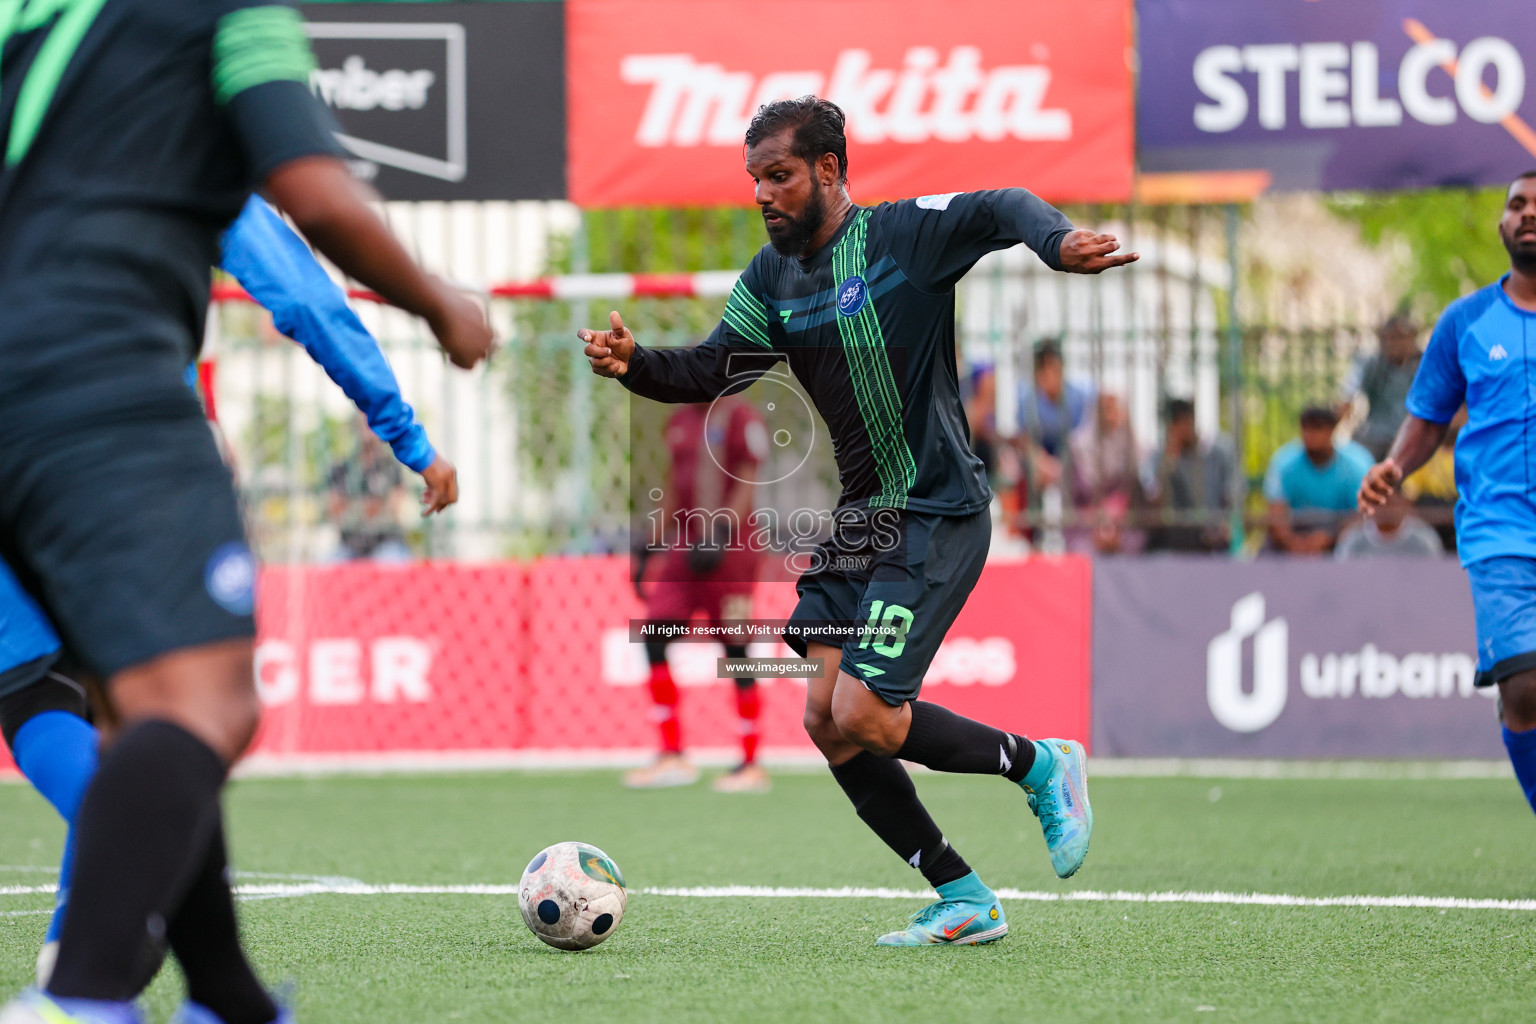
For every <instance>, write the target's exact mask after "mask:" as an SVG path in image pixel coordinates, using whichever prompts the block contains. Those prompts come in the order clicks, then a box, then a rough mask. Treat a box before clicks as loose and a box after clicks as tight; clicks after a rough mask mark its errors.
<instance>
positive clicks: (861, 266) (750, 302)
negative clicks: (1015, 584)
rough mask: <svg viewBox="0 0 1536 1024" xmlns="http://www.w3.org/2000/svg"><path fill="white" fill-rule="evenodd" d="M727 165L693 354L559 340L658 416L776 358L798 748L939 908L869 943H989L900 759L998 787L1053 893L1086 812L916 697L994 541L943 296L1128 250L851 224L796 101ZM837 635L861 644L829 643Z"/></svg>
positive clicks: (839, 138) (869, 210) (1081, 771)
mask: <svg viewBox="0 0 1536 1024" xmlns="http://www.w3.org/2000/svg"><path fill="white" fill-rule="evenodd" d="M746 166H747V172H748V173H749V174H750V175H751V177H752V179H753V181H754V182H755V183H756V195H755V199H756V202H757V204H758V206H759V208H760V209H761V211H762V215H763V223H764V225H765V227H766V228H767V231H768V239H769V244H768V245H766V246H764V247H763V249H762V250H761V251H760V252H759V253H758V254H757V255H756V256H755V257H754V258H753V259H752V262H751V264H750V265H749V266H748V267H747V269H746V271H745V272H744V273H743V274H742V275H741V279H740V280H739V281H738V282H737V283H736V287H735V289H734V291H733V292H732V293H731V296H730V298H729V300H728V301H727V303H726V308H725V315H724V318H723V319H722V320H721V322H720V325H719V326H718V327H716V329H715V331H714V332H713V333H712V334H711V335H710V336H709V338H708V339H706V340H705V341H704V343H703V344H701V345H699V346H697V347H695V348H691V349H686V350H671V351H662V350H651V349H645V348H642V347H640V346H639V345H638V344H636V343H635V339H634V336H633V335H632V334H631V333H630V331H629V329H628V328H626V327H625V326H624V324H623V321H622V319H621V318H620V316H619V314H618V313H613V314H611V315H610V329H609V330H607V331H592V330H583V331H581V332H579V335H578V336H579V337H580V338H581V339H582V340H583V341H585V342H586V355H587V356H588V358H589V359H590V360H591V363H592V369H593V371H594V372H596V373H598V374H601V375H603V376H606V377H614V378H617V379H618V380H619V382H620V383H622V384H623V385H624V386H625V387H626V388H628V389H629V390H630V391H632V392H633V393H635V394H637V395H642V396H644V397H647V398H652V399H656V400H658V401H663V402H702V401H708V400H710V399H712V398H714V397H716V396H719V395H722V394H729V393H734V392H736V391H739V390H741V389H742V388H745V387H746V386H748V385H749V384H750V383H751V382H752V381H753V380H755V379H756V378H757V377H759V376H761V375H762V374H763V373H764V372H766V371H767V370H768V369H769V368H771V366H772V364H773V363H774V362H776V361H778V360H781V359H782V360H785V361H787V362H788V364H789V367H790V369H791V370H792V371H793V372H794V374H795V376H796V377H797V378H798V379H799V380H800V382H801V384H802V385H804V387H805V388H806V390H807V392H808V393H809V395H810V397H811V400H812V402H813V403H814V404H815V406H816V408H817V411H818V412H820V414H821V416H822V418H823V419H824V420H825V421H826V423H827V427H828V430H829V432H830V434H831V437H832V445H833V450H834V452H835V453H836V458H837V466H838V474H839V477H840V479H841V483H842V496H841V498H840V499H839V502H838V507H837V509H836V510H835V511H834V512H833V513H832V514H831V522H832V529H831V536H830V537H829V538H828V540H827V541H825V542H824V543H823V544H822V546H821V547H820V548H818V549H817V551H816V552H815V553H814V557H813V558H812V559H811V563H812V564H811V570H810V571H809V572H807V573H805V574H804V575H803V576H802V577H801V578H800V581H799V584H798V591H799V595H800V602H799V604H798V605H797V606H796V609H795V612H794V614H793V616H792V617H791V620H790V628H789V629H788V630H787V631H786V636H785V640H786V642H788V643H789V644H790V645H791V646H792V647H794V648H795V649H796V650H797V651H798V652H799V653H800V654H802V655H804V656H806V657H808V658H811V659H819V660H820V662H821V665H822V666H823V668H822V671H821V674H820V675H819V676H815V677H812V678H811V679H810V680H809V684H810V685H809V687H808V688H807V692H806V709H805V727H806V730H807V732H809V733H810V736H811V739H812V740H813V741H814V742H815V743H816V746H817V747H818V748H819V749H820V750H821V752H822V754H824V755H825V756H826V758H827V763H828V765H829V766H830V767H831V770H832V774H833V776H834V777H835V778H836V779H837V781H838V783H839V785H841V786H842V787H843V790H844V791H845V792H846V793H847V794H848V797H849V799H850V800H851V801H852V802H853V805H854V808H855V809H856V810H857V812H858V814H859V817H861V818H862V819H863V820H864V822H865V823H866V824H868V825H869V826H870V828H871V829H873V830H874V832H875V833H876V834H877V835H878V836H879V837H880V838H881V839H882V840H884V841H885V843H886V844H887V845H888V846H890V847H891V849H892V850H894V851H895V852H896V854H897V855H898V856H899V857H901V858H902V859H903V860H905V861H907V862H908V863H909V864H911V865H912V866H913V867H915V868H917V869H919V870H920V871H922V873H923V876H924V877H925V878H926V879H927V880H928V882H929V884H931V885H932V886H933V887H934V888H935V889H936V890H937V891H938V894H939V900H938V901H937V902H936V903H933V904H932V905H930V906H928V907H926V908H924V909H923V910H921V911H919V912H918V913H917V914H915V915H914V916H913V917H912V919H911V921H910V922H909V924H908V925H907V927H905V928H903V929H900V930H898V931H895V932H892V933H890V934H887V935H884V936H882V937H881V938H880V939H879V940H878V941H879V943H880V944H882V945H890V946H917V945H927V944H930V943H967V944H975V943H981V942H991V941H994V940H996V939H999V938H1001V937H1002V936H1003V935H1005V934H1006V933H1007V930H1008V924H1007V920H1006V918H1005V917H1004V915H1003V910H1002V907H1001V906H999V904H998V901H997V898H996V896H995V895H994V894H993V892H992V890H991V889H989V888H988V887H987V886H986V885H985V884H983V883H982V881H981V879H980V878H979V877H977V875H976V872H974V871H973V870H971V868H970V866H969V865H968V864H966V862H965V861H964V860H963V859H962V858H961V856H960V855H959V853H958V852H956V851H955V849H954V848H953V847H951V846H950V845H949V844H948V843H947V842H946V841H945V839H944V835H943V833H942V832H940V831H939V827H938V826H937V825H936V824H934V821H933V819H932V818H931V817H929V815H928V812H927V810H926V809H925V808H924V807H923V805H922V803H921V802H919V800H918V798H917V793H916V790H915V789H914V788H913V785H912V781H911V779H910V778H909V777H908V776H907V772H906V770H905V769H904V768H903V767H902V765H901V762H902V761H912V762H915V763H917V764H922V765H926V766H927V767H929V768H932V769H934V770H935V771H943V772H965V773H972V774H980V775H1001V776H1003V777H1004V778H1006V779H1008V780H1009V781H1011V782H1014V783H1017V784H1018V785H1019V786H1020V787H1022V789H1023V790H1024V793H1025V794H1026V795H1027V798H1028V801H1029V806H1030V807H1031V809H1032V810H1034V812H1035V813H1036V815H1037V816H1038V817H1039V819H1040V825H1041V828H1042V830H1043V831H1044V834H1045V840H1046V846H1047V848H1048V850H1049V852H1050V856H1051V863H1052V865H1053V867H1054V868H1055V870H1056V873H1057V874H1058V875H1060V876H1061V877H1062V878H1066V877H1068V876H1070V875H1072V874H1073V873H1074V872H1076V871H1077V869H1078V868H1079V867H1081V866H1082V863H1083V859H1084V858H1085V857H1086V856H1087V853H1088V842H1089V837H1090V834H1091V833H1092V830H1093V812H1092V809H1091V808H1090V806H1089V803H1088V789H1087V774H1086V770H1085V756H1084V751H1083V747H1082V745H1081V744H1080V743H1078V742H1075V741H1068V740H1056V739H1050V740H1039V741H1034V742H1031V741H1029V740H1027V739H1025V738H1024V737H1022V736H1020V735H1018V734H1015V733H1009V732H1005V731H1003V730H1001V729H995V728H992V727H991V726H988V725H984V724H982V723H980V722H975V721H971V720H969V719H966V718H962V717H961V716H959V715H956V714H954V713H953V712H951V711H949V710H947V709H945V708H943V707H940V706H939V705H937V704H931V703H927V702H925V701H921V700H918V699H917V697H918V693H919V690H920V689H921V685H922V679H923V675H924V673H925V672H926V671H927V668H928V665H929V663H930V662H931V661H932V659H933V656H934V653H935V652H936V651H937V650H938V646H939V643H940V641H942V640H943V638H944V634H945V632H946V631H947V630H948V628H949V626H950V624H951V623H953V622H954V620H955V616H956V615H957V614H958V613H959V611H960V608H961V606H962V605H963V604H964V602H965V599H966V596H967V595H968V594H969V593H970V591H971V589H972V587H974V586H975V584H976V580H977V579H978V577H979V576H980V574H981V568H982V563H983V562H984V561H985V560H986V555H987V548H988V544H989V540H990V536H991V519H990V513H989V505H990V503H991V499H992V493H991V491H990V489H989V488H988V486H987V481H986V476H985V474H984V472H983V469H982V465H981V462H980V460H979V459H977V458H976V457H975V456H974V455H973V454H972V453H971V450H970V444H969V432H968V430H967V427H966V422H965V410H964V407H963V405H962V403H961V399H960V392H959V383H958V381H957V378H956V371H955V336H954V330H955V324H954V318H955V292H954V288H955V283H956V282H957V281H959V280H960V278H961V277H962V276H963V275H964V274H965V272H966V271H967V270H969V269H970V268H971V266H972V265H973V264H974V263H975V262H976V261H977V260H978V259H979V258H980V257H981V256H982V255H983V254H985V253H987V252H991V251H993V250H997V249H1006V248H1009V247H1010V246H1013V245H1016V244H1018V243H1020V242H1023V243H1024V244H1026V245H1028V246H1029V247H1030V248H1031V249H1032V250H1034V252H1035V253H1036V254H1037V255H1039V257H1040V259H1041V260H1042V261H1044V262H1045V264H1046V265H1047V266H1049V267H1051V268H1052V269H1053V270H1061V271H1069V272H1076V273H1087V274H1095V273H1099V272H1100V271H1103V270H1107V269H1109V268H1111V267H1118V266H1123V265H1124V264H1127V263H1130V262H1132V261H1133V260H1135V259H1136V254H1134V253H1119V252H1117V250H1118V248H1119V246H1118V243H1117V242H1116V240H1115V239H1114V238H1113V237H1112V236H1109V235H1101V234H1096V233H1094V232H1091V231H1084V230H1075V229H1074V228H1073V226H1072V224H1071V223H1070V222H1068V221H1067V219H1066V218H1065V217H1064V216H1062V215H1061V213H1060V212H1059V211H1057V210H1055V209H1054V208H1052V207H1051V206H1049V205H1048V204H1046V203H1045V202H1043V201H1041V200H1040V199H1038V198H1036V197H1035V196H1033V195H1031V194H1030V193H1029V192H1027V191H1025V190H1024V189H1021V188H1013V189H1001V190H997V191H989V192H972V193H952V194H947V195H932V196H924V197H923V198H921V199H915V200H914V199H909V200H904V201H902V202H899V203H882V204H880V205H878V206H873V207H861V206H856V205H855V204H854V203H853V202H852V201H851V200H850V199H849V196H848V191H847V180H848V158H847V143H846V140H845V136H844V117H843V112H842V111H841V110H840V109H838V107H837V106H836V105H834V104H832V103H829V102H827V101H826V100H822V99H818V98H816V97H812V96H807V97H802V98H801V99H798V100H783V101H778V102H775V103H770V104H767V105H765V106H763V107H762V108H760V109H759V110H758V112H757V114H756V116H755V117H754V118H753V119H752V123H751V125H750V126H749V127H748V129H747V134H746ZM845 624H855V625H857V626H858V627H860V628H861V629H862V630H863V631H862V632H861V633H860V634H859V635H857V636H853V637H848V636H847V634H846V632H845V630H846V625H845Z"/></svg>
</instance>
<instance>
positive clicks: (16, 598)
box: [0, 561, 60, 697]
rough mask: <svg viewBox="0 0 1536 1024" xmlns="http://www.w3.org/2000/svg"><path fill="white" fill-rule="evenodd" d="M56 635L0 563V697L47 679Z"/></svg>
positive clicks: (56, 648) (55, 655) (56, 649)
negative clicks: (45, 677)
mask: <svg viewBox="0 0 1536 1024" xmlns="http://www.w3.org/2000/svg"><path fill="white" fill-rule="evenodd" d="M59 646H60V644H59V635H58V634H57V633H55V632H54V631H53V623H51V622H49V621H48V616H46V615H44V614H43V610H42V608H40V607H38V604H37V602H36V601H34V600H33V599H32V595H31V594H28V593H27V592H26V591H25V590H24V589H22V586H21V581H20V580H18V579H17V578H16V574H15V573H13V572H11V567H10V566H9V565H7V564H5V562H4V561H0V697H4V696H6V695H7V694H9V693H11V692H13V691H15V690H21V689H25V688H26V687H28V686H31V685H32V684H33V683H35V682H37V681H38V680H39V679H42V678H43V676H45V675H47V673H48V669H50V668H51V667H52V666H53V663H54V662H55V661H56V660H58V656H59Z"/></svg>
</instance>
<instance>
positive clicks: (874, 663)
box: [784, 509, 992, 706]
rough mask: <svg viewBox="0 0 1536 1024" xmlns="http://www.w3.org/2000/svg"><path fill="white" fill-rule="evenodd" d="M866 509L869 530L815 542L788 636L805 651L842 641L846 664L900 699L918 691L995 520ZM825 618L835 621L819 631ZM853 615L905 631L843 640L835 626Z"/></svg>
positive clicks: (983, 556)
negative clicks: (810, 645) (822, 632)
mask: <svg viewBox="0 0 1536 1024" xmlns="http://www.w3.org/2000/svg"><path fill="white" fill-rule="evenodd" d="M869 515H870V516H871V522H870V525H869V526H868V527H867V528H864V527H861V528H857V529H853V530H848V529H838V530H835V531H834V533H833V536H832V537H831V538H830V539H829V540H827V541H825V542H824V543H823V544H822V545H821V546H820V547H819V548H817V549H816V553H815V555H814V558H815V564H814V565H813V567H812V569H811V571H809V572H807V573H806V574H805V575H803V576H801V577H800V580H799V582H798V583H797V584H796V586H795V589H796V591H797V592H798V593H799V595H800V603H799V604H797V605H796V606H795V611H794V614H793V615H792V616H791V617H790V620H789V621H790V627H791V628H790V629H789V630H788V631H787V632H786V634H785V638H784V639H785V642H786V643H788V644H789V645H790V647H792V648H793V649H794V650H795V651H796V652H798V653H799V654H800V655H801V656H802V657H804V656H805V653H806V645H807V643H808V642H810V643H826V644H831V645H833V646H841V647H842V649H843V657H842V663H841V668H842V671H844V672H846V673H848V674H849V675H851V676H853V677H854V678H855V679H858V680H860V681H861V682H863V684H864V685H865V686H866V687H867V688H868V689H870V690H871V691H872V692H874V693H875V694H877V695H878V696H879V697H880V698H881V699H882V700H884V701H885V702H886V703H888V704H891V705H895V706H899V705H901V704H903V703H905V702H907V701H909V700H915V699H916V698H917V695H918V693H919V692H920V691H921V690H922V687H923V676H924V675H926V674H927V672H928V666H929V664H931V663H932V661H933V656H934V654H936V653H937V652H938V649H939V644H940V643H942V642H943V640H944V635H945V634H946V633H948V632H949V627H950V626H951V625H953V624H954V621H955V617H956V616H957V615H959V614H960V609H961V608H962V607H964V605H965V599H966V598H967V597H969V596H970V593H971V590H972V589H973V588H974V587H975V586H976V581H977V580H978V579H979V578H980V577H981V568H982V565H983V564H985V562H986V560H987V549H988V547H989V546H990V544H991V541H992V518H991V514H990V512H989V511H988V510H986V509H983V510H981V511H980V512H976V513H973V514H971V515H968V516H939V515H929V514H925V513H918V512H908V511H897V510H894V509H875V510H871V511H870V513H869ZM882 519H884V520H885V521H884V522H882ZM823 622H826V623H837V624H839V625H837V626H833V627H830V628H829V631H828V633H826V634H825V635H817V632H816V629H817V628H818V626H819V624H821V623H823ZM850 623H851V624H853V625H858V624H867V625H869V626H885V627H895V628H897V629H898V630H901V631H902V632H901V633H900V634H898V635H894V636H892V635H887V636H865V637H864V638H862V639H856V638H847V637H846V633H845V632H843V631H841V630H843V629H844V627H845V626H846V624H850ZM799 624H804V625H803V626H801V625H799Z"/></svg>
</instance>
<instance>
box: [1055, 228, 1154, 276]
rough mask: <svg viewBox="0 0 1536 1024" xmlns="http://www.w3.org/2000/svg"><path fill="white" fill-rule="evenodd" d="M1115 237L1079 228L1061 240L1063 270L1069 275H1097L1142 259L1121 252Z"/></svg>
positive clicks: (1138, 256)
mask: <svg viewBox="0 0 1536 1024" xmlns="http://www.w3.org/2000/svg"><path fill="white" fill-rule="evenodd" d="M1119 249H1120V241H1119V239H1117V238H1115V236H1114V235H1101V234H1098V233H1096V232H1093V231H1089V230H1088V229H1087V228H1078V229H1077V230H1076V231H1073V232H1072V233H1071V234H1069V235H1067V237H1066V238H1063V239H1062V240H1061V269H1062V270H1064V271H1066V272H1067V273H1069V274H1097V273H1100V272H1101V271H1105V270H1108V269H1109V268H1110V267H1123V266H1125V265H1126V264H1127V263H1135V262H1136V261H1137V260H1139V259H1141V253H1138V252H1120V251H1119Z"/></svg>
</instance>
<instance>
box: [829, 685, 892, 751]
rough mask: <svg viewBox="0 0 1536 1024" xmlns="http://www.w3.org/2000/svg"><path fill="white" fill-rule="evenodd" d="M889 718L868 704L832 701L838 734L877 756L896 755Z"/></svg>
mask: <svg viewBox="0 0 1536 1024" xmlns="http://www.w3.org/2000/svg"><path fill="white" fill-rule="evenodd" d="M888 718H889V716H888V715H882V714H878V713H877V712H876V711H875V709H873V708H871V707H870V706H869V704H868V703H867V702H863V701H851V700H839V699H838V698H837V697H833V699H832V720H833V722H834V723H836V726H837V730H838V732H840V733H842V735H843V736H844V737H845V738H846V739H847V740H848V741H849V742H850V743H856V744H858V745H859V746H861V747H863V748H864V749H865V750H869V751H873V752H874V753H876V754H882V755H885V756H890V755H892V754H895V753H896V750H895V746H896V745H895V744H893V743H892V742H891V737H890V736H889V735H887V734H888V732H889V721H888Z"/></svg>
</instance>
